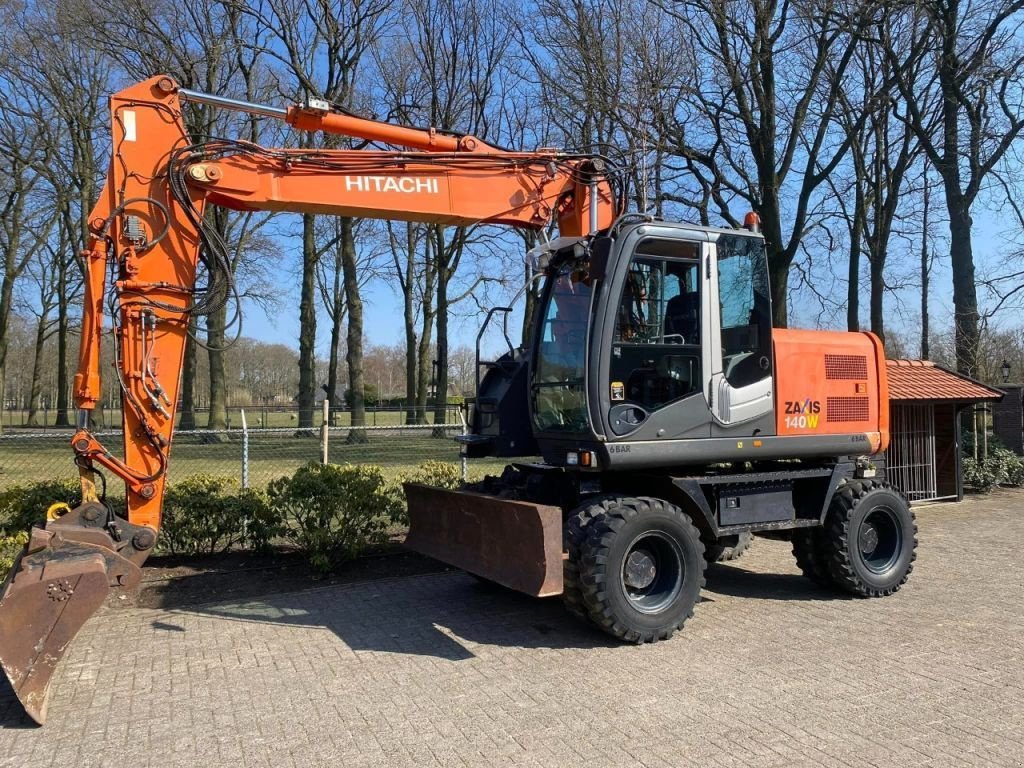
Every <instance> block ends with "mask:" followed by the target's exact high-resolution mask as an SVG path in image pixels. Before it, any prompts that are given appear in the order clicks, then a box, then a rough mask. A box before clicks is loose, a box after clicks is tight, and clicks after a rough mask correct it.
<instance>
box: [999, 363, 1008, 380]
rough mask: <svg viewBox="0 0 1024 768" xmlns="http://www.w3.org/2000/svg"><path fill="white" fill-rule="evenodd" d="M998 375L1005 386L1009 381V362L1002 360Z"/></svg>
mask: <svg viewBox="0 0 1024 768" xmlns="http://www.w3.org/2000/svg"><path fill="white" fill-rule="evenodd" d="M999 373H1001V374H1002V376H1003V384H1007V383H1008V382H1009V381H1010V361H1009V360H1003V364H1002V365H1000V366H999Z"/></svg>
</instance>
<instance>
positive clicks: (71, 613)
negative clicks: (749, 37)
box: [0, 529, 120, 725]
mask: <svg viewBox="0 0 1024 768" xmlns="http://www.w3.org/2000/svg"><path fill="white" fill-rule="evenodd" d="M37 532H38V533H42V534H44V535H43V536H39V535H38V533H37ZM47 533H49V532H48V531H40V529H35V530H34V531H33V534H34V535H33V539H32V541H30V543H29V546H28V547H27V548H26V550H25V552H23V553H22V554H21V555H20V556H19V558H18V559H17V561H16V562H15V563H14V568H13V569H12V571H11V576H10V577H8V580H7V583H6V584H5V586H4V592H3V596H2V597H0V666H2V667H3V670H4V672H5V673H6V675H7V679H8V680H9V681H10V683H11V687H12V688H13V689H14V692H15V694H16V695H17V696H18V699H19V700H20V701H21V703H22V706H24V707H25V711H26V712H27V713H28V715H29V717H31V718H32V719H33V720H35V721H36V722H37V723H39V724H40V725H42V724H43V722H44V721H45V720H46V707H47V697H48V690H49V687H50V678H51V677H52V676H53V673H54V670H55V669H56V667H57V664H58V663H59V662H60V660H61V658H62V657H63V656H64V651H65V650H66V649H67V647H68V645H69V644H70V643H71V641H72V640H73V639H74V637H75V635H76V634H78V630H79V629H80V628H81V627H82V625H83V624H84V623H85V622H86V620H87V619H88V618H89V617H90V616H92V614H93V613H95V611H96V609H98V608H99V607H100V606H101V605H102V604H103V600H104V599H105V598H106V596H107V592H108V591H109V577H108V565H109V564H110V560H111V557H114V558H117V555H116V554H114V553H113V552H111V551H110V550H105V551H104V549H103V548H102V547H98V546H94V545H91V544H81V543H72V542H64V541H62V540H61V539H60V538H59V537H52V538H50V540H49V541H48V542H47V545H46V546H44V547H43V548H41V549H38V550H36V551H32V552H30V551H29V550H30V549H32V548H33V541H34V542H37V543H38V542H40V541H41V540H43V539H46V538H47V537H46V536H45V534H47ZM118 559H120V558H118Z"/></svg>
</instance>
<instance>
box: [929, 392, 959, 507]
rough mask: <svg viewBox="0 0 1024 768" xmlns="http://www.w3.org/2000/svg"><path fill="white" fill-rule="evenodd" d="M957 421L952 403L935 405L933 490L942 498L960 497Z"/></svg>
mask: <svg viewBox="0 0 1024 768" xmlns="http://www.w3.org/2000/svg"><path fill="white" fill-rule="evenodd" d="M958 424H959V420H958V419H957V411H956V406H955V405H953V404H952V403H936V405H935V490H936V495H937V496H939V497H940V498H941V497H943V496H957V497H959V496H960V466H959V461H957V453H958V450H959V445H958V443H959V440H960V434H959V427H958Z"/></svg>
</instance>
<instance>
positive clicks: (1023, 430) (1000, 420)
mask: <svg viewBox="0 0 1024 768" xmlns="http://www.w3.org/2000/svg"><path fill="white" fill-rule="evenodd" d="M1003 390H1004V391H1005V392H1006V396H1005V397H1003V399H1002V400H1001V401H999V402H998V403H993V404H992V431H993V432H994V433H995V436H996V437H998V438H999V440H1000V442H1002V443H1003V445H1005V446H1006V447H1007V448H1009V449H1011V450H1014V451H1016V452H1017V453H1024V385H1020V384H1010V385H1004V386H1003Z"/></svg>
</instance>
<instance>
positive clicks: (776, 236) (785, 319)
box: [758, 170, 793, 328]
mask: <svg viewBox="0 0 1024 768" xmlns="http://www.w3.org/2000/svg"><path fill="white" fill-rule="evenodd" d="M766 173H770V174H771V176H772V178H774V170H771V171H766ZM760 186H761V190H762V194H763V195H764V202H762V204H761V207H760V208H759V209H758V214H759V215H760V217H761V231H762V232H763V233H764V239H765V248H766V250H767V252H768V281H769V284H770V286H771V292H772V322H773V324H774V326H775V327H776V328H786V327H788V325H789V311H788V306H787V304H788V301H789V266H790V264H791V263H792V261H793V259H792V257H791V256H790V255H789V253H788V252H787V250H786V248H785V247H784V246H783V243H782V220H781V218H780V216H781V214H780V209H779V202H778V195H777V194H776V193H773V192H772V190H771V185H770V184H769V183H768V182H765V181H762V183H761V185H760Z"/></svg>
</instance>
